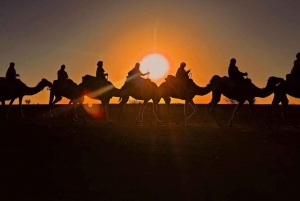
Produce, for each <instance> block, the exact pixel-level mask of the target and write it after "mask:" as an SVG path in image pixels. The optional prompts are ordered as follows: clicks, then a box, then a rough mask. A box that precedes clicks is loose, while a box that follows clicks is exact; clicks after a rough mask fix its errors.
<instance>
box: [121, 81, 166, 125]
mask: <svg viewBox="0 0 300 201" xmlns="http://www.w3.org/2000/svg"><path fill="white" fill-rule="evenodd" d="M142 81H143V84H142V85H139V86H137V84H136V83H133V81H128V80H126V81H125V84H124V85H123V86H122V88H121V94H120V96H121V97H120V100H119V107H118V114H119V119H123V118H124V113H123V109H124V107H125V104H126V103H127V101H128V99H129V97H130V96H131V97H133V98H134V99H137V100H143V104H142V106H141V108H140V110H139V113H138V116H137V118H136V122H142V121H143V114H144V110H145V107H146V105H147V103H148V102H149V100H152V101H153V104H152V112H153V114H154V116H155V118H156V120H157V121H158V122H161V121H160V120H159V119H158V117H157V104H158V100H157V97H156V92H157V85H156V84H155V83H154V82H152V81H150V80H142Z"/></svg>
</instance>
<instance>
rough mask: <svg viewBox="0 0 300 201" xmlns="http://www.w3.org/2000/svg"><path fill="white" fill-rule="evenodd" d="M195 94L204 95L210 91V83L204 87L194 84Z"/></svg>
mask: <svg viewBox="0 0 300 201" xmlns="http://www.w3.org/2000/svg"><path fill="white" fill-rule="evenodd" d="M194 91H195V95H200V96H204V95H206V94H208V93H210V92H211V91H212V87H211V84H208V85H207V86H206V87H199V86H197V85H196V84H195V86H194Z"/></svg>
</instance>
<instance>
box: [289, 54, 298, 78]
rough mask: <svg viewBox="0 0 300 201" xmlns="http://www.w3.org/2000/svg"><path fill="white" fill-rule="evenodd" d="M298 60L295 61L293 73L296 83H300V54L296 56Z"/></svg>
mask: <svg viewBox="0 0 300 201" xmlns="http://www.w3.org/2000/svg"><path fill="white" fill-rule="evenodd" d="M296 58H297V59H296V60H295V61H294V66H293V68H292V71H291V75H292V77H293V79H294V80H295V82H296V83H299V82H300V52H298V53H297V54H296Z"/></svg>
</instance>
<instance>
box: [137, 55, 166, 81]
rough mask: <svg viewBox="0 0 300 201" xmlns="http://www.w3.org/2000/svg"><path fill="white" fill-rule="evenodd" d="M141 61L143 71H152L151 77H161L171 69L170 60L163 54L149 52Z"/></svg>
mask: <svg viewBox="0 0 300 201" xmlns="http://www.w3.org/2000/svg"><path fill="white" fill-rule="evenodd" d="M140 63H141V67H140V68H141V71H142V72H148V71H149V72H150V75H149V78H150V79H159V78H161V77H162V76H164V75H165V74H166V73H167V72H168V70H169V62H168V60H167V59H166V58H165V57H164V56H162V55H161V54H149V55H147V56H146V57H144V58H143V59H142V60H141V62H140Z"/></svg>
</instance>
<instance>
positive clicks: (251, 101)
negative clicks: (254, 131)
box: [248, 100, 258, 126]
mask: <svg viewBox="0 0 300 201" xmlns="http://www.w3.org/2000/svg"><path fill="white" fill-rule="evenodd" d="M248 102H249V107H250V111H251V115H252V119H253V121H254V123H255V124H256V125H257V126H258V123H257V121H256V119H255V114H254V101H253V100H250V101H248Z"/></svg>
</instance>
